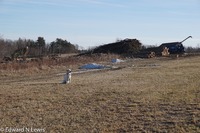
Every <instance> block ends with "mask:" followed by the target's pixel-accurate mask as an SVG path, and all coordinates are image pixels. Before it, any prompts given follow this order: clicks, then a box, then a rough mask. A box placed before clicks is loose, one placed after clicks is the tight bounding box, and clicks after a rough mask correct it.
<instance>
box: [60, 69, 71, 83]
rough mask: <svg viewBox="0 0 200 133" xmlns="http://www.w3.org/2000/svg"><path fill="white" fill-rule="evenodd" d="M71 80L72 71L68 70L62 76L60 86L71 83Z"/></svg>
mask: <svg viewBox="0 0 200 133" xmlns="http://www.w3.org/2000/svg"><path fill="white" fill-rule="evenodd" d="M71 78H72V71H71V69H68V70H67V72H66V74H65V75H64V79H63V82H62V84H68V83H71Z"/></svg>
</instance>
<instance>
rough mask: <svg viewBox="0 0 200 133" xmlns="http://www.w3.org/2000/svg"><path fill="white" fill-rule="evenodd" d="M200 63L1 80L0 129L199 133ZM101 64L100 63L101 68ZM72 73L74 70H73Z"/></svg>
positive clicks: (131, 65) (158, 62) (155, 62)
mask: <svg viewBox="0 0 200 133" xmlns="http://www.w3.org/2000/svg"><path fill="white" fill-rule="evenodd" d="M199 60H200V57H190V58H180V59H170V58H155V59H142V60H141V59H129V60H128V61H127V62H125V63H122V64H118V66H119V67H121V69H116V70H112V69H111V70H109V71H108V70H106V71H103V70H102V71H97V72H88V73H82V74H73V75H72V83H71V84H67V85H62V84H59V82H61V81H62V78H63V77H62V76H59V75H57V74H56V73H59V72H63V69H61V68H59V70H57V71H55V73H52V72H51V73H46V74H37V75H31V76H30V75H29V76H26V75H25V76H17V74H16V76H12V75H7V76H3V77H1V78H0V81H1V83H0V126H1V127H0V128H4V129H5V128H6V127H12V128H14V127H17V128H22V127H28V128H30V127H33V128H42V129H45V131H46V132H52V133H53V132H70V133H71V132H102V133H103V132H119V133H121V132H171V133H174V132H177V133H180V132H183V133H184V132H190V133H192V132H194V133H196V132H200V88H199V86H200V82H199V79H200V68H199V66H200V62H199ZM104 63H105V62H104ZM72 70H73V71H76V70H75V68H74V69H72Z"/></svg>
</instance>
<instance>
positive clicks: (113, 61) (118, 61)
mask: <svg viewBox="0 0 200 133" xmlns="http://www.w3.org/2000/svg"><path fill="white" fill-rule="evenodd" d="M111 62H112V63H120V62H125V61H124V60H120V59H112V61H111Z"/></svg>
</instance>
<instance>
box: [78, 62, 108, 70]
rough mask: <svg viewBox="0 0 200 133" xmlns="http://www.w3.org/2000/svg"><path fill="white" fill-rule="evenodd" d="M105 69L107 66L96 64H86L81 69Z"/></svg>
mask: <svg viewBox="0 0 200 133" xmlns="http://www.w3.org/2000/svg"><path fill="white" fill-rule="evenodd" d="M104 68H106V66H104V65H100V64H96V63H91V64H85V65H83V66H81V67H80V69H104Z"/></svg>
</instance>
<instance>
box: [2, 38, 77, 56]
mask: <svg viewBox="0 0 200 133" xmlns="http://www.w3.org/2000/svg"><path fill="white" fill-rule="evenodd" d="M27 47H28V51H29V52H28V56H46V55H55V54H66V53H76V52H78V49H79V46H78V45H74V44H71V43H70V42H68V41H67V40H63V39H61V38H57V39H56V40H55V41H53V42H51V43H46V41H45V39H44V38H43V37H38V39H37V40H36V41H34V40H31V39H22V38H19V39H18V40H8V39H3V38H0V57H4V56H9V57H11V56H12V55H13V54H15V53H16V51H20V50H23V49H25V48H27Z"/></svg>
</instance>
